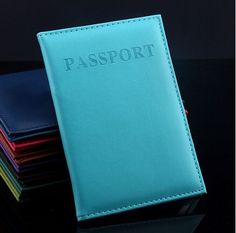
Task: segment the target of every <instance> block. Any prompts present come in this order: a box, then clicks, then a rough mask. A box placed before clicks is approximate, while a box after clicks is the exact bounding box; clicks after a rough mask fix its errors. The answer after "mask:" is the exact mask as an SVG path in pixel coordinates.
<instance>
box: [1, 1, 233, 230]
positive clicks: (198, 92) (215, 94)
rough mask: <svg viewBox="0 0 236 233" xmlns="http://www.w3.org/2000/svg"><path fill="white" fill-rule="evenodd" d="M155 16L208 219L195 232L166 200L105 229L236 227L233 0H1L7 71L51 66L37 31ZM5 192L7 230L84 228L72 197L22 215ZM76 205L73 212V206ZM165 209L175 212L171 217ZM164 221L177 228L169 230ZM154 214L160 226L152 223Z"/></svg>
mask: <svg viewBox="0 0 236 233" xmlns="http://www.w3.org/2000/svg"><path fill="white" fill-rule="evenodd" d="M151 14H161V15H162V18H163V22H164V26H165V30H166V34H167V38H168V42H169V47H170V52H171V55H172V58H173V64H174V67H175V71H176V76H177V80H178V83H179V87H180V91H181V95H182V98H183V99H184V100H185V107H186V108H187V110H188V112H189V115H188V121H189V125H190V129H191V133H192V137H193V141H194V144H195V147H196V151H197V154H198V160H199V163H200V166H201V170H202V173H203V177H204V180H205V183H206V187H207V192H208V193H207V195H205V196H204V197H203V198H201V200H200V201H199V204H198V206H197V207H196V211H194V212H193V214H194V215H196V214H197V216H198V215H199V214H200V216H203V218H202V220H201V221H200V222H201V223H200V224H195V225H196V226H197V225H198V227H197V229H196V230H195V231H194V230H193V228H195V227H193V226H192V225H191V224H192V223H191V224H190V226H191V228H192V230H188V229H187V228H186V226H187V225H189V223H188V221H186V219H183V220H181V224H180V225H181V227H183V228H185V231H183V230H180V229H179V228H178V227H177V225H176V223H174V224H173V221H172V220H171V219H172V217H175V216H176V215H175V214H173V213H172V212H170V211H169V209H167V208H166V206H164V207H162V208H161V210H160V209H158V207H157V208H156V207H155V208H154V207H153V209H151V210H150V209H149V210H145V209H142V210H140V211H137V212H136V214H135V213H131V214H129V213H127V214H122V215H121V216H122V217H121V219H122V220H121V221H120V220H119V218H118V221H117V218H115V220H114V222H116V223H118V224H120V223H121V225H118V226H114V229H110V228H108V229H107V231H104V232H109V233H111V232H116V233H117V232H138V229H139V232H165V233H176V232H181V233H185V232H186V233H193V231H194V232H195V233H203V232H204V233H205V232H214V233H216V232H219V233H221V232H225V233H226V232H234V217H235V214H234V211H235V208H234V206H235V190H234V189H235V178H234V174H235V157H234V152H235V151H234V149H235V145H234V141H235V130H234V129H235V121H234V117H235V112H234V111H235V101H234V94H235V89H234V86H235V68H234V66H235V61H234V52H235V50H234V47H235V46H234V39H235V38H234V31H235V30H234V26H235V23H234V1H233V0H198V1H196V0H191V1H190V0H189V1H187V0H179V1H174V0H162V1H159V0H126V1H125V0H119V1H112V0H109V1H106V0H98V1H95V0H94V1H91V0H84V1H79V0H77V1H76V0H73V1H72V0H68V1H61V0H51V1H50V0H48V1H46V0H42V1H32V0H21V1H18V0H1V1H0V30H1V33H0V73H10V72H16V71H23V70H28V69H33V68H40V67H43V62H42V57H41V52H40V48H39V46H38V42H37V39H36V33H37V32H40V31H45V30H51V29H59V28H64V27H70V26H80V25H86V24H92V23H99V22H105V21H111V20H118V19H125V18H131V17H139V16H145V15H151ZM69 190H70V188H69ZM3 193H4V192H3V190H2V189H1V188H0V232H1V233H2V231H1V229H2V228H3V229H8V228H9V229H11V230H9V231H7V232H14V233H15V232H17V233H19V232H24V233H26V232H30V233H32V232H40V233H41V232H50V233H51V232H57V233H58V232H63V233H64V232H66V233H68V232H77V233H78V232H83V231H81V230H80V228H79V227H78V228H77V225H76V223H75V222H76V220H75V213H74V209H73V198H72V195H70V198H68V197H67V198H64V199H63V201H62V202H60V204H57V208H54V209H52V208H51V207H50V206H49V207H48V206H47V209H46V210H43V212H38V211H37V209H36V208H35V207H36V204H37V205H40V206H41V205H42V204H43V203H44V202H45V199H40V200H39V201H37V202H36V203H34V204H32V205H30V209H29V210H28V211H26V213H25V214H26V217H25V218H23V217H22V216H23V215H22V214H21V213H20V214H19V213H18V212H17V213H15V212H16V209H18V207H17V208H15V207H14V208H12V209H10V205H12V204H14V203H13V202H14V201H12V200H10V201H5V199H4V198H2V197H1V195H2V194H3ZM52 194H53V193H52ZM8 196H10V195H8V194H7V197H8ZM69 204H70V205H71V206H72V209H71V210H68V205H69ZM58 209H59V210H58ZM164 212H165V213H166V212H168V217H167V216H166V215H165V214H163V213H164ZM13 213H15V214H14V215H13ZM12 216H15V217H14V218H13V217H12ZM169 217H171V218H169ZM29 218H30V220H29ZM140 219H141V220H142V221H143V220H145V221H148V222H146V223H145V224H144V225H145V226H143V228H141V227H140V226H141V225H142V224H141V225H138V227H137V228H132V227H131V226H133V225H132V224H131V226H130V222H136V223H137V224H140V222H139V221H140ZM163 219H164V222H165V225H167V226H168V227H169V228H168V230H167V229H165V228H162V231H161V230H159V228H160V226H163V222H162V221H163ZM150 220H151V222H150ZM153 220H154V221H157V222H156V224H157V225H155V226H153V227H152V229H148V227H149V226H150V227H151V226H152V223H153ZM71 221H72V222H73V224H71ZM159 221H161V222H162V223H161V224H160V222H159ZM123 222H128V225H123ZM158 222H159V223H158ZM102 223H103V224H104V225H105V226H106V225H109V224H110V225H111V224H113V221H111V219H110V218H108V219H104V220H102ZM1 227H2V228H1ZM130 227H131V228H130ZM104 229H106V228H104ZM163 229H164V230H163ZM85 232H87V230H86V231H85ZM89 232H90V231H89ZM95 232H96V231H95ZM98 232H100V230H99V231H98ZM4 233H5V231H4Z"/></svg>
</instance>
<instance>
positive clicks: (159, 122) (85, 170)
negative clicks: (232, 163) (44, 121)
mask: <svg viewBox="0 0 236 233" xmlns="http://www.w3.org/2000/svg"><path fill="white" fill-rule="evenodd" d="M38 39H39V43H40V46H41V50H42V53H43V58H44V62H45V66H46V71H47V75H48V79H49V84H50V89H51V92H52V97H53V101H54V106H55V110H56V115H57V120H58V124H59V129H60V133H61V136H62V141H63V146H64V151H65V154H66V159H67V163H68V166H69V171H70V176H71V180H72V186H73V192H74V199H75V205H76V212H77V218H78V221H80V220H85V219H90V218H95V217H99V216H104V215H109V214H113V213H117V212H122V211H126V210H131V209H135V208H139V207H144V206H148V205H153V204H158V203H163V202H166V201H171V200H176V199H180V198H187V197H191V196H195V195H199V194H203V193H205V192H206V189H205V185H204V181H203V178H202V175H201V171H200V168H199V164H198V161H197V157H196V153H195V149H194V145H193V142H192V138H191V134H190V131H189V126H188V122H187V119H186V116H185V112H184V108H183V103H182V101H181V97H180V93H179V89H178V85H177V81H176V78H175V73H174V69H173V66H172V62H171V58H170V54H169V50H168V45H167V41H166V37H165V32H164V29H163V24H162V20H161V16H160V15H154V16H149V17H142V18H136V19H128V20H122V21H115V22H110V23H104V24H97V25H91V26H84V27H75V28H69V29H62V30H55V31H50V32H42V33H39V34H38Z"/></svg>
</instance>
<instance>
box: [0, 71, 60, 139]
mask: <svg viewBox="0 0 236 233" xmlns="http://www.w3.org/2000/svg"><path fill="white" fill-rule="evenodd" d="M0 127H1V128H2V129H3V130H4V131H5V134H6V136H7V137H8V139H9V140H10V141H16V140H19V139H22V138H27V137H32V136H33V135H38V134H45V133H47V132H51V131H55V130H56V129H57V122H56V117H55V112H54V107H53V103H52V99H51V94H50V90H49V87H48V81H47V77H46V73H45V70H44V69H39V70H32V71H26V72H19V73H14V74H6V75H1V76H0Z"/></svg>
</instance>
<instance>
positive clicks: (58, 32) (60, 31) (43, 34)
mask: <svg viewBox="0 0 236 233" xmlns="http://www.w3.org/2000/svg"><path fill="white" fill-rule="evenodd" d="M151 19H157V20H158V24H159V28H160V31H161V35H162V40H163V43H164V48H165V52H166V58H167V62H168V64H169V68H170V72H171V76H172V80H173V84H174V87H175V91H176V95H177V98H178V103H179V106H180V110H181V113H182V116H183V120H184V125H185V130H186V132H187V136H188V139H189V144H190V149H191V152H192V156H193V159H194V164H195V168H196V171H197V174H198V178H199V183H200V186H201V188H200V189H198V190H194V191H190V192H185V193H181V194H175V195H171V196H167V197H161V198H158V199H154V200H150V201H145V202H141V203H136V204H132V205H127V206H123V207H118V208H115V209H111V210H104V211H98V212H95V213H90V214H85V215H78V216H77V217H78V218H81V219H86V218H88V217H91V216H99V215H103V214H106V213H115V212H117V211H122V210H128V209H132V208H133V207H142V206H144V205H148V204H154V203H159V202H160V201H162V200H163V201H164V200H171V199H174V198H177V197H183V196H187V195H191V194H197V193H201V191H203V190H204V185H203V182H202V179H201V175H200V171H199V166H198V163H197V161H196V157H195V153H194V149H193V144H192V141H191V138H190V133H189V129H188V124H187V121H186V118H185V115H184V114H185V113H184V111H183V106H182V104H181V97H180V93H179V91H178V86H177V82H176V79H175V74H174V70H173V67H172V64H171V60H170V54H169V52H168V46H167V43H166V39H165V34H164V30H163V28H162V23H161V19H160V16H157V15H156V16H147V17H145V18H137V19H129V20H121V21H116V22H110V23H103V24H98V25H92V26H82V27H76V28H70V29H61V30H56V31H50V32H41V33H38V35H37V36H38V37H42V36H48V35H60V34H62V33H71V32H76V31H82V30H88V29H96V28H100V27H108V26H113V25H117V24H125V23H133V22H139V21H145V20H151Z"/></svg>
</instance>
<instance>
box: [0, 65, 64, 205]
mask: <svg viewBox="0 0 236 233" xmlns="http://www.w3.org/2000/svg"><path fill="white" fill-rule="evenodd" d="M66 173H67V171H66V165H65V161H64V154H63V149H62V145H61V141H60V136H59V131H58V126H57V121H56V117H55V112H54V107H53V103H52V100H51V95H50V90H49V87H48V82H47V77H46V73H45V71H44V69H38V70H33V71H26V72H19V73H14V74H5V75H1V76H0V176H1V177H2V179H3V180H4V182H5V183H6V185H7V186H8V188H9V189H10V191H11V193H12V194H13V195H14V197H15V198H16V200H17V201H24V200H27V199H29V198H31V197H34V196H37V195H39V194H40V193H42V192H45V191H46V190H47V189H48V188H49V187H51V186H52V185H54V186H55V185H61V184H62V183H64V182H65V180H66V179H67V174H66Z"/></svg>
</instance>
